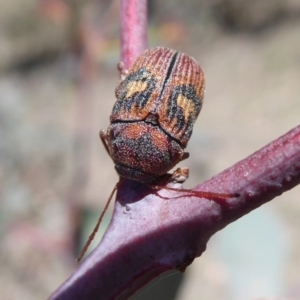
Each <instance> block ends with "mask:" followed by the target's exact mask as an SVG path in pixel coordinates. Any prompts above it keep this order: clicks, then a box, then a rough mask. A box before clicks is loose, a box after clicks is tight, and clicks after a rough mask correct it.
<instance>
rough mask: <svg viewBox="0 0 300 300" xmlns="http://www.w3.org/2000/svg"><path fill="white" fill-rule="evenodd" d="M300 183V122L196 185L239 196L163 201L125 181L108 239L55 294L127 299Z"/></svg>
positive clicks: (165, 193) (178, 197)
mask: <svg viewBox="0 0 300 300" xmlns="http://www.w3.org/2000/svg"><path fill="white" fill-rule="evenodd" d="M299 183H300V125H299V126H298V127H296V128H294V129H293V130H291V131H290V132H288V133H287V134H285V135H284V136H282V137H281V138H279V139H277V140H276V141H274V142H272V143H270V144H269V145H267V146H266V147H264V148H262V149H261V150H259V151H257V152H256V153H254V154H252V155H251V156H249V157H248V158H246V159H244V160H242V161H240V162H238V163H237V164H235V165H234V166H233V167H231V168H229V169H227V170H225V171H224V172H222V173H220V174H219V175H217V176H215V177H213V178H212V179H210V180H208V181H206V182H204V183H203V184H201V185H199V186H198V187H197V188H196V190H203V191H212V192H220V193H239V194H240V197H238V198H232V199H228V200H227V201H224V200H223V201H220V202H216V201H211V200H207V199H199V198H195V197H189V196H183V197H182V195H180V193H177V194H176V193H175V192H170V191H167V190H165V191H159V192H158V193H159V194H161V195H162V196H163V198H162V197H159V196H158V195H157V192H156V191H151V190H149V188H147V187H145V186H140V184H139V183H134V182H132V181H125V180H124V181H123V183H122V184H121V186H120V188H119V191H118V195H117V201H116V204H115V210H114V214H113V218H112V221H111V223H110V225H109V228H108V230H107V232H106V234H105V236H104V238H103V240H102V241H101V243H100V244H99V245H98V246H97V248H96V249H95V250H94V252H93V253H92V254H91V255H90V256H89V257H88V258H87V259H86V261H85V262H84V263H83V264H82V265H81V266H80V267H79V269H78V270H77V271H76V272H75V273H74V274H73V275H72V276H71V277H70V278H69V279H68V280H67V281H66V282H65V283H64V284H63V285H62V286H61V287H60V288H59V289H58V290H57V291H56V293H55V294H53V296H52V298H51V299H52V300H54V299H55V300H61V299H127V298H128V297H129V296H130V295H132V294H133V293H134V292H136V291H137V290H138V289H139V288H141V287H142V286H143V285H144V284H146V283H147V282H148V281H150V280H151V279H153V278H155V277H156V276H158V275H159V274H161V273H163V272H165V271H167V270H171V269H178V270H181V271H182V270H184V269H185V268H186V267H187V266H188V265H189V264H190V263H191V262H192V261H193V259H194V258H195V257H197V256H200V255H201V254H202V253H203V251H204V250H205V248H206V243H207V241H208V240H209V238H210V237H211V236H212V235H213V234H214V233H215V232H217V231H218V230H220V229H222V228H224V227H225V226H226V225H228V224H229V223H231V222H233V221H234V220H236V219H238V218H240V217H242V216H243V215H245V214H247V213H248V212H250V211H252V210H253V209H255V208H257V207H259V206H260V205H262V204H264V203H267V202H268V201H270V200H271V199H273V198H274V197H276V196H278V195H280V194H282V193H283V192H285V191H287V190H289V189H291V188H292V187H294V186H295V185H297V184H299ZM170 194H172V197H173V199H172V198H171V196H170ZM166 197H168V198H170V200H165V198H166Z"/></svg>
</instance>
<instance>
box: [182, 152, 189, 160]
mask: <svg viewBox="0 0 300 300" xmlns="http://www.w3.org/2000/svg"><path fill="white" fill-rule="evenodd" d="M189 157H190V154H189V153H188V152H184V153H183V156H182V158H181V161H183V160H185V159H187V158H189Z"/></svg>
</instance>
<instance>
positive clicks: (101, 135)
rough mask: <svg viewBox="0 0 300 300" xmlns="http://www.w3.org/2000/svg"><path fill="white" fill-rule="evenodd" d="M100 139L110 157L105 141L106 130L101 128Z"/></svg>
mask: <svg viewBox="0 0 300 300" xmlns="http://www.w3.org/2000/svg"><path fill="white" fill-rule="evenodd" d="M99 136H100V139H101V141H102V144H103V146H104V148H105V150H106V152H107V154H108V155H109V156H110V157H111V155H110V152H109V147H108V143H107V132H106V131H105V130H103V129H101V130H100V132H99Z"/></svg>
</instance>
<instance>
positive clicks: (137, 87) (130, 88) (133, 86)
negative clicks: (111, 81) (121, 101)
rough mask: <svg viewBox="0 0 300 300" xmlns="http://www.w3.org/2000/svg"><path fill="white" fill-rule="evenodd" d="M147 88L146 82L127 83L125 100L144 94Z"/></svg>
mask: <svg viewBox="0 0 300 300" xmlns="http://www.w3.org/2000/svg"><path fill="white" fill-rule="evenodd" d="M147 87H148V82H147V81H140V80H136V81H132V82H129V83H128V85H127V94H126V97H125V99H129V98H131V97H132V96H133V95H134V94H135V93H141V92H144V91H145V90H146V89H147Z"/></svg>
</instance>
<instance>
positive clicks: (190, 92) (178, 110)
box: [167, 84, 202, 138]
mask: <svg viewBox="0 0 300 300" xmlns="http://www.w3.org/2000/svg"><path fill="white" fill-rule="evenodd" d="M180 95H182V96H183V97H185V98H186V99H187V100H188V101H191V102H192V103H193V105H194V108H195V109H194V111H193V113H190V115H189V116H188V119H187V120H185V117H184V111H183V109H182V107H180V106H179V105H178V103H177V100H178V98H179V96H180ZM201 106H202V102H201V99H200V98H199V97H198V96H197V93H196V90H195V88H194V86H193V85H192V84H187V85H178V86H176V87H175V88H174V89H173V90H172V93H171V95H170V97H169V99H168V104H167V107H168V109H167V115H168V118H169V120H170V122H172V121H173V120H174V118H176V124H175V127H174V130H175V131H176V132H177V133H178V132H180V131H181V130H183V129H184V128H185V133H184V135H185V136H186V137H188V138H189V137H190V135H191V134H192V130H193V126H194V123H195V121H196V118H197V117H198V115H199V113H200V110H201Z"/></svg>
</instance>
